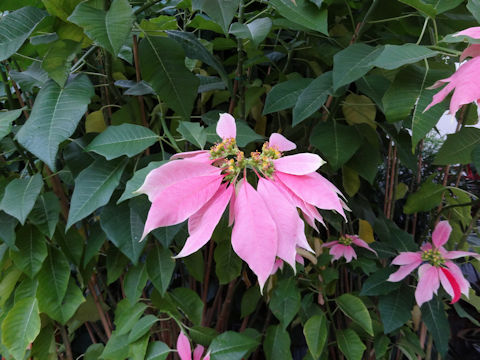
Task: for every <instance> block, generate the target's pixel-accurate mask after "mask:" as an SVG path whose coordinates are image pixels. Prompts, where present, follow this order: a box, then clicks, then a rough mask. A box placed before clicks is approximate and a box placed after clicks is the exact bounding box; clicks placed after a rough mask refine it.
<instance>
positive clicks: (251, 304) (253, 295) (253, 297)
mask: <svg viewBox="0 0 480 360" xmlns="http://www.w3.org/2000/svg"><path fill="white" fill-rule="evenodd" d="M261 298H262V295H261V294H260V289H259V288H258V287H257V286H250V287H249V288H248V289H247V290H246V291H245V292H244V293H243V296H242V303H241V307H240V310H241V317H242V318H244V317H245V316H248V315H250V314H252V313H253V312H254V311H255V310H256V308H257V304H258V301H259V300H260V299H261Z"/></svg>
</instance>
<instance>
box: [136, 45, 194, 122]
mask: <svg viewBox="0 0 480 360" xmlns="http://www.w3.org/2000/svg"><path fill="white" fill-rule="evenodd" d="M164 49H168V51H164ZM139 54H140V68H141V71H142V78H143V79H144V80H145V81H147V82H149V83H150V84H151V85H152V87H153V89H154V90H155V92H156V93H157V94H158V96H159V97H160V99H162V100H164V101H165V102H166V103H167V105H168V106H169V107H171V108H172V109H173V110H174V111H175V112H177V113H178V114H179V115H181V116H182V117H183V118H184V120H189V118H190V114H191V112H192V109H193V103H194V101H195V99H196V97H197V89H198V84H199V80H198V78H197V77H196V76H195V75H193V74H192V73H191V72H190V71H188V70H187V68H186V67H185V65H184V64H185V53H184V51H183V48H182V46H181V45H180V44H178V43H177V42H176V41H175V40H173V39H169V38H164V37H153V36H145V38H144V39H143V40H142V41H141V42H140V45H139Z"/></svg>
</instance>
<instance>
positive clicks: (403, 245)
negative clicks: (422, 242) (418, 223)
mask: <svg viewBox="0 0 480 360" xmlns="http://www.w3.org/2000/svg"><path fill="white" fill-rule="evenodd" d="M373 228H374V230H375V234H377V235H378V237H379V238H380V240H381V242H385V243H386V244H388V245H390V246H391V247H392V248H393V249H395V250H397V251H398V252H402V251H417V250H418V245H417V244H416V243H415V241H413V236H412V234H409V233H407V232H406V231H403V230H402V229H400V228H399V227H398V226H397V224H395V223H394V222H393V221H392V220H389V219H386V218H382V217H378V218H376V219H375V224H374V227H373Z"/></svg>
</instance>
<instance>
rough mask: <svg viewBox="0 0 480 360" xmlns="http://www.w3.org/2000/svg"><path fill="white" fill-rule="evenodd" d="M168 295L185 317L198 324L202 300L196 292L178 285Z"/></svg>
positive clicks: (200, 319)
mask: <svg viewBox="0 0 480 360" xmlns="http://www.w3.org/2000/svg"><path fill="white" fill-rule="evenodd" d="M170 295H171V296H172V299H174V300H175V302H176V303H177V304H178V307H179V308H180V309H181V310H182V311H183V313H184V314H185V315H186V316H187V318H188V319H189V320H190V321H191V322H192V323H193V324H194V325H200V323H201V322H202V311H203V302H202V299H200V297H199V296H198V294H197V293H196V292H195V291H193V290H190V289H187V288H181V287H179V288H175V289H173V291H172V292H171V293H170Z"/></svg>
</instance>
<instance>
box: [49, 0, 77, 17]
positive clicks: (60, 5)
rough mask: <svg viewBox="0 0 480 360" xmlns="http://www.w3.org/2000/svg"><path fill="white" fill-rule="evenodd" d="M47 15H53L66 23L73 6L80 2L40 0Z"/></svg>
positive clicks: (74, 0)
mask: <svg viewBox="0 0 480 360" xmlns="http://www.w3.org/2000/svg"><path fill="white" fill-rule="evenodd" d="M42 2H43V4H44V5H45V8H46V9H47V11H48V13H49V14H51V15H54V16H56V17H58V18H60V19H62V20H63V21H67V18H68V16H69V15H70V14H71V13H72V11H73V10H74V9H75V6H77V5H78V3H80V2H82V0H42Z"/></svg>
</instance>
